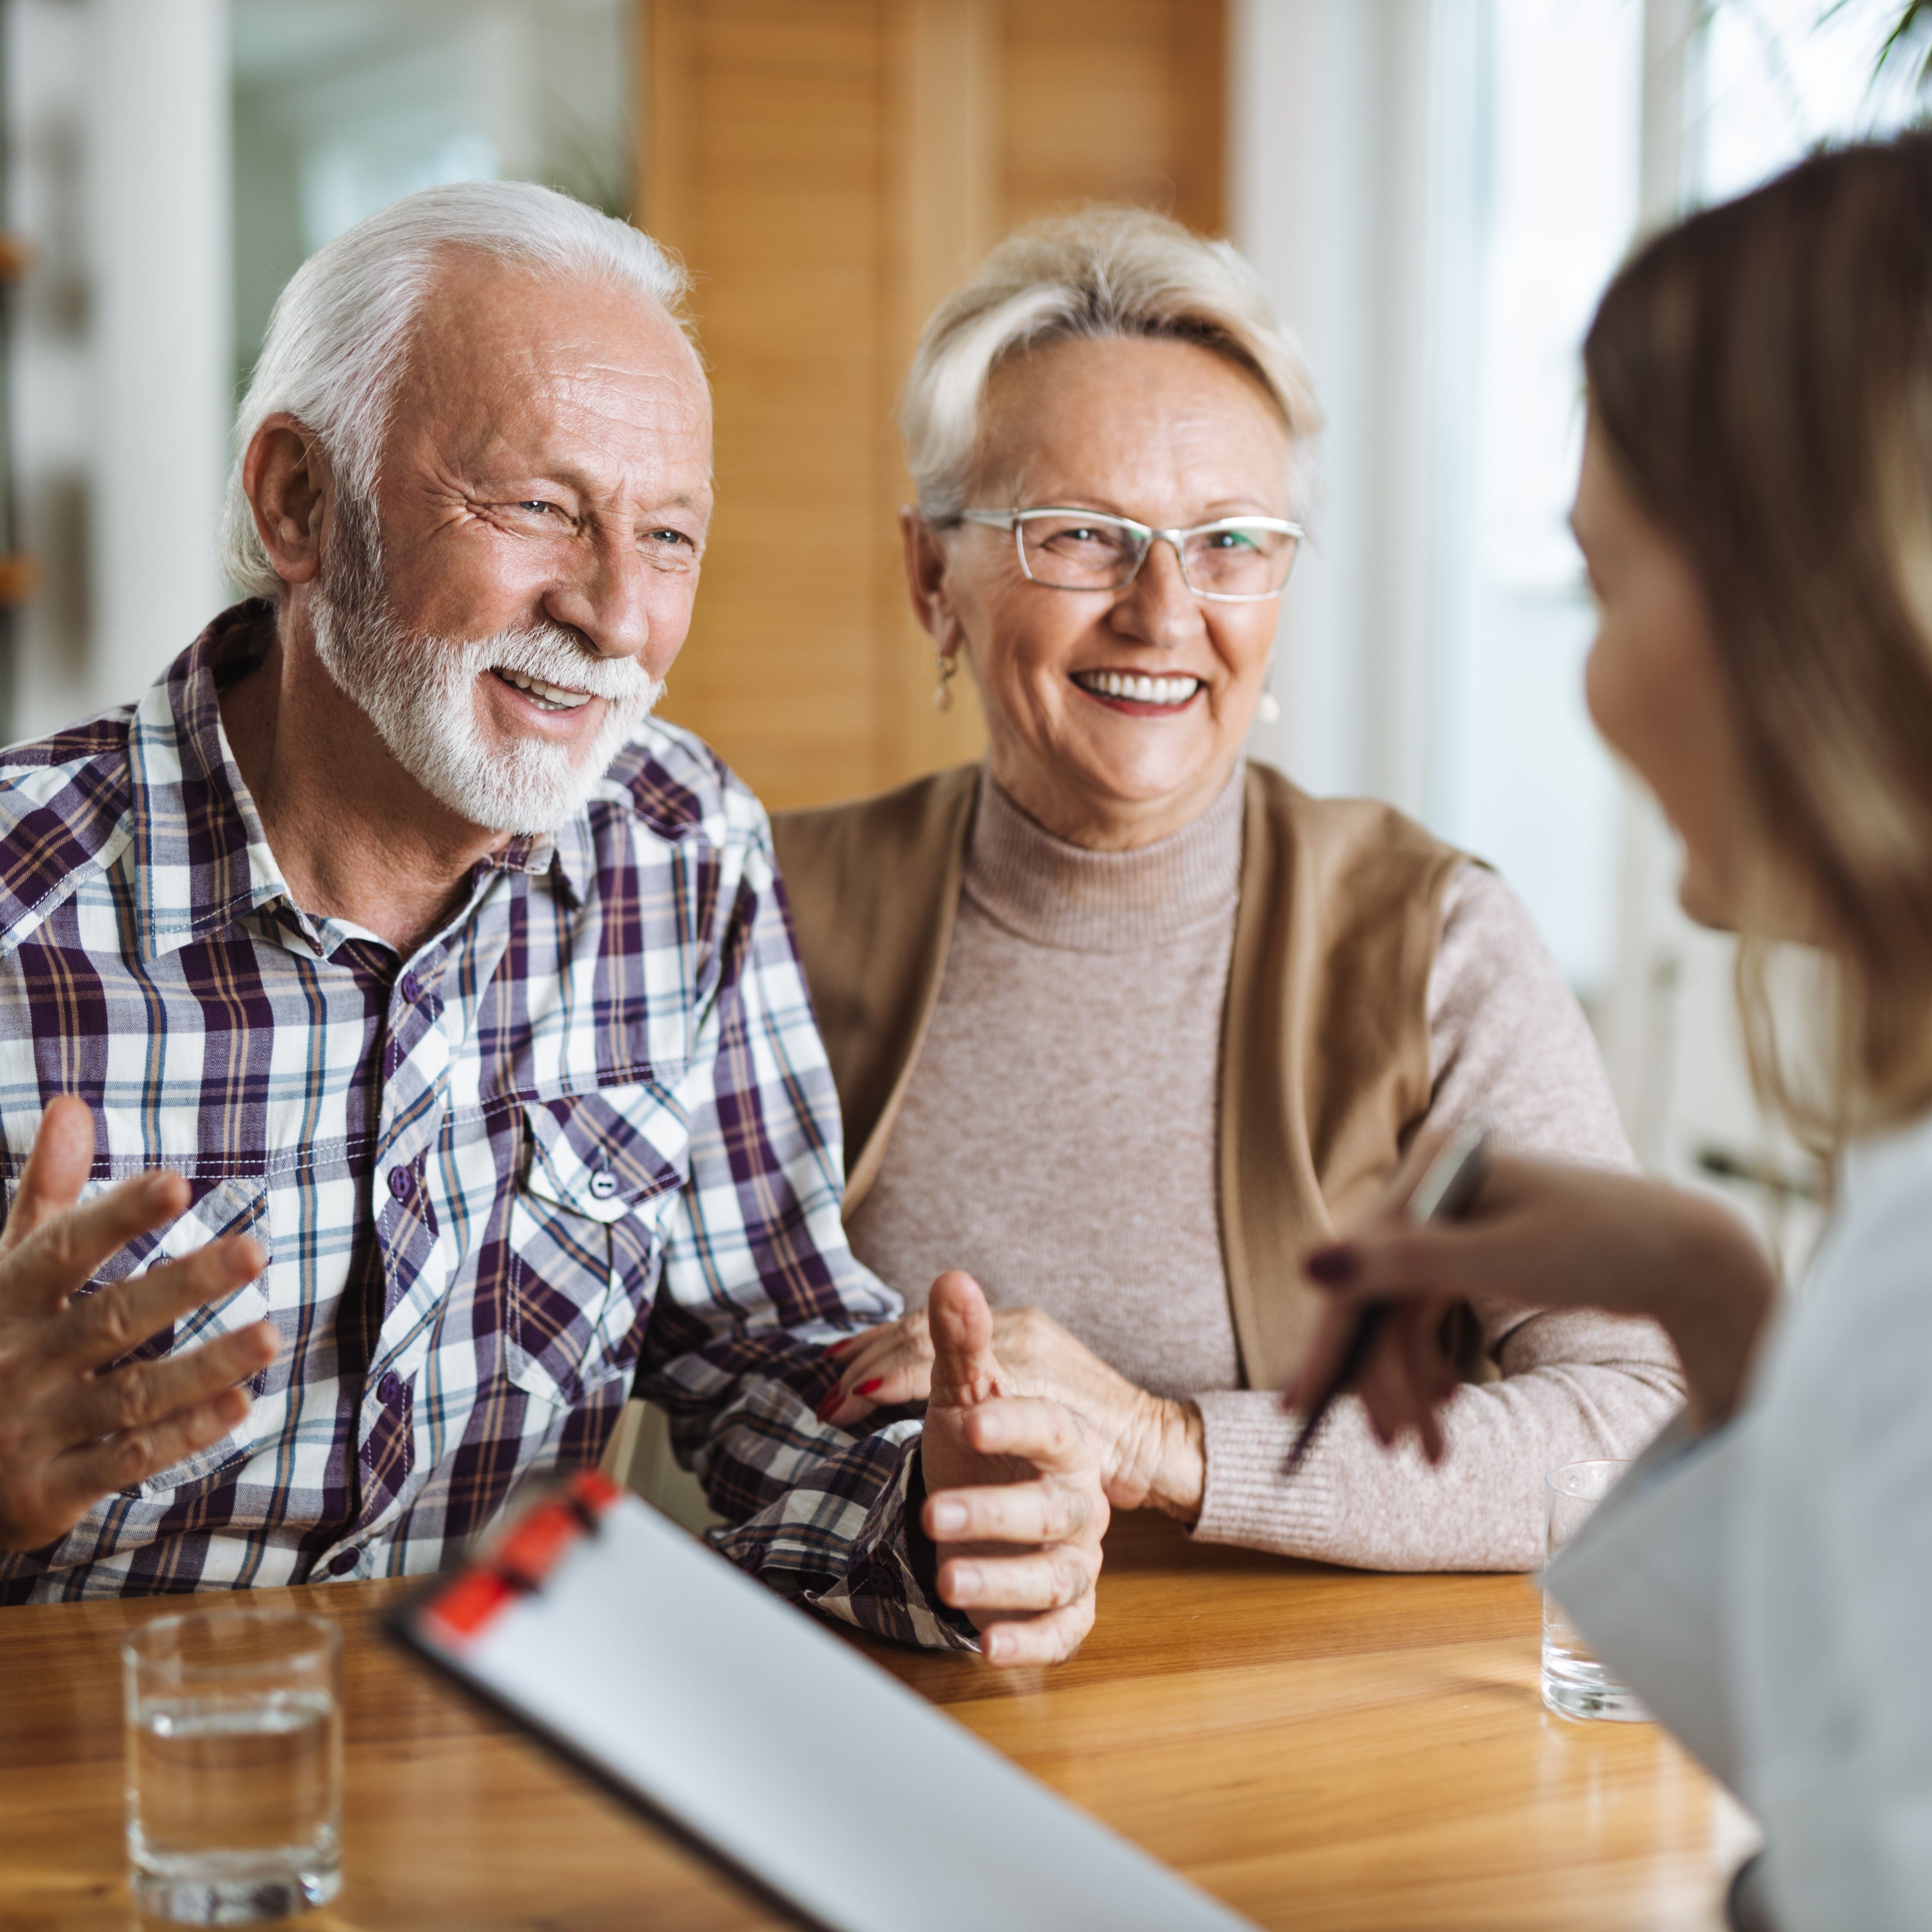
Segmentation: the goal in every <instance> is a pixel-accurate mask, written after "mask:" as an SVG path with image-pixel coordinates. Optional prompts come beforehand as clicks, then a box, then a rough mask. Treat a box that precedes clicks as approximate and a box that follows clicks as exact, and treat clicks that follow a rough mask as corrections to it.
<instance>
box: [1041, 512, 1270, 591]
mask: <svg viewBox="0 0 1932 1932" xmlns="http://www.w3.org/2000/svg"><path fill="white" fill-rule="evenodd" d="M1019 541H1020V549H1021V553H1022V556H1023V557H1024V558H1025V563H1026V571H1027V574H1028V576H1029V577H1031V578H1032V579H1033V580H1034V582H1035V583H1045V584H1048V585H1050V586H1052V587H1053V588H1055V589H1061V590H1118V589H1121V587H1122V586H1124V585H1126V584H1127V583H1130V582H1131V581H1132V580H1133V575H1134V573H1135V572H1136V571H1137V570H1138V569H1139V568H1140V563H1141V559H1142V557H1143V556H1145V554H1146V552H1147V548H1148V544H1150V543H1151V542H1152V541H1154V539H1153V538H1151V537H1145V536H1142V535H1140V534H1139V532H1136V531H1134V530H1132V529H1124V528H1123V527H1121V526H1120V525H1119V524H1118V523H1103V522H1100V521H1099V520H1082V519H1081V518H1080V517H1076V516H1064V517H1063V516H1052V517H1027V518H1026V519H1025V520H1023V521H1022V523H1021V524H1020V526H1019ZM1294 562H1295V538H1293V537H1292V536H1290V535H1288V534H1287V533H1286V532H1284V531H1281V530H1275V529H1268V527H1267V526H1265V525H1263V524H1258V523H1244V522H1241V521H1239V520H1235V521H1232V522H1229V523H1223V524H1221V525H1220V526H1217V527H1216V528H1214V529H1206V530H1196V531H1194V532H1192V533H1190V535H1188V536H1187V538H1185V539H1184V541H1183V542H1182V544H1181V574H1182V576H1183V577H1184V578H1185V579H1186V580H1187V586H1188V588H1189V589H1191V590H1195V591H1198V592H1201V593H1202V594H1203V595H1207V596H1211V597H1217V596H1218V597H1265V596H1269V595H1272V594H1273V593H1274V592H1276V591H1277V590H1279V589H1281V588H1282V586H1283V585H1284V584H1285V583H1286V582H1287V581H1288V573H1289V568H1291V566H1292V565H1293V563H1294Z"/></svg>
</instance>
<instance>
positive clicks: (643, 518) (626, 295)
mask: <svg viewBox="0 0 1932 1932" xmlns="http://www.w3.org/2000/svg"><path fill="white" fill-rule="evenodd" d="M710 469H711V410H710V400H709V395H708V393H707V392H706V387H705V383H704V378H703V373H702V371H701V370H700V368H699V366H698V362H697V357H696V356H695V355H694V353H693V352H692V350H691V347H690V345H689V344H688V343H687V342H686V341H685V338H684V337H683V336H682V334H681V333H680V332H679V330H678V329H677V326H676V324H675V323H673V321H672V320H671V319H670V317H669V316H668V315H667V314H665V313H664V311H663V309H662V308H659V307H658V305H656V304H655V303H653V302H650V301H649V299H646V298H645V297H643V296H640V295H639V294H637V293H634V292H632V291H631V290H625V289H622V288H619V287H616V286H615V285H614V284H609V283H606V282H604V281H598V280H593V279H589V278H559V277H557V276H554V275H539V274H537V273H534V272H532V271H530V270H529V269H522V268H517V267H513V266H502V265H499V264H496V263H492V262H490V261H487V260H474V259H464V258H462V257H457V258H455V260H452V263H451V265H450V266H449V267H448V268H447V269H446V270H445V271H444V272H443V274H442V275H440V276H439V278H438V279H437V283H436V284H435V286H434V288H433V289H432V290H431V293H430V295H429V296H428V300H427V301H426V302H425V306H424V308H423V311H422V314H421V317H419V322H418V325H417V328H416V334H415V337H414V340H413V344H412V346H411V349H410V354H409V356H408V359H407V365H406V367H405V368H404V371H403V373H402V375H401V380H399V382H398V384H397V386H396V389H395V398H394V401H393V404H392V410H391V413H390V416H389V425H388V428H387V431H386V434H385V436H384V437H383V443H382V446H381V451H380V456H379V458H378V461H377V484H376V490H375V502H374V505H373V508H374V513H375V522H376V529H374V530H373V531H371V530H370V529H368V528H367V527H366V526H367V523H368V518H367V517H366V516H362V517H359V514H358V510H357V506H356V505H353V504H345V503H342V502H338V506H337V508H338V527H337V528H336V529H335V530H333V531H332V532H330V533H329V541H328V542H327V543H326V547H325V559H324V571H323V580H322V582H321V583H320V585H319V586H317V589H318V592H319V595H318V597H317V608H316V611H315V616H316V631H317V649H318V651H319V652H320V655H321V656H322V658H323V662H324V664H326V666H327V667H329V670H330V672H331V674H332V676H335V679H336V680H337V682H338V683H340V684H341V685H342V686H343V688H344V690H345V691H347V693H348V694H349V695H350V697H353V698H354V699H355V700H356V701H357V702H358V703H360V704H362V706H363V708H364V709H365V710H367V711H368V713H369V715H370V716H371V719H372V720H373V721H374V723H375V724H376V726H377V730H378V731H379V732H380V733H381V735H382V736H383V739H384V740H385V741H386V742H387V743H388V745H389V748H390V750H391V751H392V752H393V753H394V754H395V756H396V757H398V760H399V761H400V762H401V763H403V765H404V766H405V767H406V769H409V770H410V772H411V773H412V775H413V776H415V777H416V778H417V779H418V780H419V781H421V782H422V783H423V784H425V786H426V787H427V788H428V790H431V792H432V793H435V794H436V795H437V796H438V797H439V798H440V799H442V801H443V802H444V803H445V804H446V805H449V806H450V807H452V808H453V809H455V810H457V811H459V812H460V813H461V814H463V816H464V817H468V818H469V819H471V820H473V821H474V822H475V823H479V824H483V825H486V826H490V828H491V829H499V830H510V831H536V830H545V829H552V827H553V826H554V824H555V823H559V822H561V820H562V818H563V817H568V815H569V814H570V812H571V811H574V809H575V807H576V805H577V802H580V799H581V798H582V796H583V793H585V792H586V791H587V790H588V789H589V787H590V786H591V785H592V784H595V781H596V780H597V778H598V777H599V776H601V774H602V772H603V770H604V767H605V766H607V764H608V763H609V762H610V758H611V757H612V756H613V755H614V754H615V753H616V751H617V750H618V749H619V747H620V746H621V745H622V742H624V740H625V739H626V738H628V736H629V735H630V733H631V730H633V729H634V727H635V726H636V724H637V721H639V719H640V718H641V717H642V715H643V713H644V712H645V711H646V710H647V709H649V705H650V703H652V701H654V700H655V697H656V695H657V694H658V691H661V688H662V684H663V680H664V673H666V671H667V670H668V669H669V668H670V662H671V660H672V659H673V658H674V657H676V655H677V652H678V649H679V646H681V645H682V643H683V642H684V639H685V634H686V633H687V631H688V629H689V628H690V623H691V601H692V598H693V597H694V595H695V592H696V590H697V575H698V563H699V559H700V557H701V556H702V554H703V547H704V539H705V533H706V528H707V526H708V525H709V520H710V514H711V485H710Z"/></svg>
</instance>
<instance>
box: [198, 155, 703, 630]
mask: <svg viewBox="0 0 1932 1932" xmlns="http://www.w3.org/2000/svg"><path fill="white" fill-rule="evenodd" d="M453 250H469V251H473V252H475V253H476V254H481V255H486V256H488V257H492V258H493V259H494V260H497V261H500V262H505V263H515V264H517V265H520V266H526V267H528V268H530V269H534V270H535V271H537V272H539V273H547V274H550V275H559V276H566V277H569V276H594V277H600V278H602V279H604V280H605V281H609V282H611V283H613V284H616V286H617V287H619V288H624V289H631V290H635V291H636V292H637V293H638V294H640V295H643V296H648V297H649V299H651V300H652V301H653V302H658V303H660V304H661V305H663V307H664V308H665V309H666V310H667V311H669V313H670V315H671V316H672V317H673V320H676V322H677V323H678V324H679V326H680V327H681V328H686V329H687V332H688V325H687V324H686V323H685V317H684V314H683V312H682V301H683V297H684V295H685V291H686V290H687V289H688V287H689V286H690V278H688V276H687V275H685V272H684V270H683V269H682V268H681V267H680V266H679V265H678V264H677V263H676V262H675V261H674V260H672V258H671V257H670V256H668V255H667V254H665V252H664V250H663V249H661V248H659V247H658V245H657V244H656V243H655V242H653V241H652V239H650V237H649V236H648V235H645V234H643V233H640V232H639V230H637V229H634V228H633V227H631V226H630V225H629V224H628V223H626V222H622V221H617V220H613V219H612V218H611V217H610V216H609V215H607V214H599V213H598V211H596V209H595V208H586V207H585V206H584V205H583V203H582V202H578V201H573V200H571V198H570V197H569V196H568V195H563V194H558V193H555V192H554V191H553V190H551V189H550V188H547V187H535V186H533V185H532V184H530V183H529V182H527V181H461V182H458V183H456V184H453V185H452V186H449V187H431V188H425V189H424V190H422V192H421V193H419V194H411V195H405V196H404V197H403V199H401V201H397V202H391V203H390V205H389V206H388V207H387V208H383V209H382V210H381V211H380V212H378V213H377V214H372V215H371V216H370V217H368V220H365V221H359V222H358V223H356V226H354V227H353V228H351V229H348V230H347V232H346V233H343V234H341V235H338V236H337V237H336V238H335V240H334V241H333V242H329V244H328V245H326V247H324V248H319V249H317V251H316V252H315V253H314V254H313V255H311V257H309V258H308V260H307V261H306V262H305V263H303V264H302V266H301V267H300V268H299V269H297V270H296V272H295V274H294V275H293V276H291V277H290V280H289V284H288V286H287V287H286V288H285V289H284V290H283V291H282V293H281V296H280V297H279V298H278V299H277V301H276V303H275V313H274V314H273V315H272V316H271V317H269V332H268V335H267V338H266V340H265V341H263V344H262V353H261V356H260V360H258V361H257V363H256V365H255V374H254V379H253V380H251V382H250V383H249V385H248V395H246V396H245V397H244V398H242V407H241V408H240V409H239V410H238V411H237V412H236V418H235V465H234V468H233V470H232V471H231V472H229V479H228V501H227V505H226V508H225V510H224V511H223V515H222V521H221V565H222V568H223V569H224V570H225V571H226V572H227V573H228V575H229V580H231V581H232V582H233V583H234V584H235V585H236V586H237V587H238V588H239V589H242V590H243V591H245V592H248V594H249V595H251V596H257V597H268V596H272V595H274V594H275V592H276V590H277V589H278V588H279V587H280V586H281V578H280V577H278V576H277V575H276V574H275V570H274V569H273V568H272V566H271V565H270V564H269V557H268V553H267V552H266V550H263V547H262V539H261V538H260V536H259V535H257V532H256V529H255V520H254V516H253V514H251V511H250V509H249V505H248V496H247V493H245V491H244V490H243V489H242V458H244V457H245V455H247V454H248V445H249V443H251V441H252V440H254V434H255V432H256V431H257V430H258V429H260V428H261V426H262V424H263V422H264V420H265V419H267V418H268V417H269V416H273V415H274V414H275V413H277V412H278V411H279V410H287V412H288V413H289V414H290V415H291V416H295V417H296V418H298V419H299V420H300V421H301V422H302V423H303V424H304V425H305V426H306V427H307V428H308V430H309V431H311V433H312V434H314V436H315V437H317V440H318V441H319V442H320V444H321V446H322V449H323V452H324V454H325V455H327V457H328V458H329V461H330V462H331V463H332V464H333V465H334V466H335V471H336V473H337V475H338V478H339V479H340V481H341V484H342V487H344V489H345V490H348V491H350V493H353V495H354V496H356V498H358V499H359V500H360V501H362V502H365V503H367V502H371V501H373V499H374V490H375V481H376V475H375V471H376V460H377V455H378V453H379V452H380V450H381V449H382V445H383V432H384V431H385V429H386V428H387V426H388V422H389V405H390V402H391V401H392V398H393V396H394V395H395V387H396V383H397V380H398V377H400V376H401V374H402V371H403V368H404V363H405V362H406V360H407V351H408V348H409V343H410V332H411V329H412V327H413V324H414V323H415V321H416V316H417V313H418V311H419V310H420V309H421V308H422V302H423V299H424V297H425V295H426V294H427V293H428V290H429V288H430V286H431V283H432V281H434V278H435V276H436V273H437V269H438V268H439V267H440V266H441V265H442V263H443V261H444V260H445V258H446V257H447V255H448V254H449V253H450V251H453Z"/></svg>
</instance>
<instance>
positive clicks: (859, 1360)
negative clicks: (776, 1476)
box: [819, 1308, 1207, 1523]
mask: <svg viewBox="0 0 1932 1932" xmlns="http://www.w3.org/2000/svg"><path fill="white" fill-rule="evenodd" d="M992 1316H993V1353H994V1355H995V1356H996V1357H997V1358H998V1361H999V1364H1000V1367H1001V1371H1002V1378H1001V1379H1002V1385H1003V1386H1004V1387H1005V1388H1007V1389H1008V1390H1009V1391H1010V1392H1011V1393H1012V1394H1015V1395H1026V1396H1039V1397H1045V1398H1046V1400H1049V1401H1052V1402H1057V1403H1061V1404H1062V1405H1063V1406H1065V1407H1067V1408H1068V1409H1073V1411H1075V1412H1076V1413H1077V1414H1078V1415H1081V1416H1082V1417H1083V1418H1085V1420H1086V1421H1087V1423H1088V1426H1089V1427H1091V1429H1092V1430H1093V1431H1094V1434H1095V1435H1096V1436H1097V1437H1098V1438H1099V1439H1100V1445H1101V1471H1102V1478H1103V1481H1104V1483H1105V1484H1106V1492H1107V1500H1108V1502H1109V1503H1111V1504H1112V1505H1113V1507H1114V1508H1116V1509H1143V1508H1154V1509H1160V1510H1164V1511H1166V1513H1167V1514H1169V1516H1175V1517H1180V1518H1181V1520H1182V1521H1183V1522H1186V1523H1192V1522H1193V1520H1195V1518H1196V1517H1198V1516H1199V1514H1201V1497H1202V1488H1203V1486H1204V1484H1205V1481H1206V1473H1207V1461H1206V1457H1205V1451H1204V1448H1203V1443H1202V1427H1201V1412H1200V1411H1199V1409H1196V1408H1195V1407H1194V1406H1193V1403H1182V1402H1172V1401H1169V1400H1167V1399H1166V1398H1165V1397H1160V1396H1157V1395H1151V1394H1148V1391H1146V1390H1145V1389H1143V1388H1138V1387H1137V1386H1136V1385H1135V1384H1133V1382H1129V1381H1128V1380H1127V1378H1126V1377H1125V1376H1122V1375H1120V1374H1118V1373H1116V1372H1115V1370H1112V1369H1111V1368H1109V1367H1108V1366H1107V1364H1106V1363H1105V1362H1103V1361H1101V1359H1100V1357H1099V1356H1098V1355H1095V1354H1094V1352H1093V1351H1092V1350H1091V1349H1089V1348H1088V1347H1087V1346H1085V1344H1084V1343H1081V1342H1079V1341H1076V1340H1075V1339H1074V1337H1073V1336H1071V1335H1070V1334H1068V1333H1067V1331H1066V1330H1065V1329H1064V1328H1062V1327H1061V1325H1060V1324H1059V1323H1058V1322H1056V1321H1055V1320H1054V1319H1053V1318H1052V1316H1050V1315H1045V1314H1043V1313H1041V1312H1040V1310H1038V1309H1037V1308H996V1309H995V1310H993V1311H992ZM831 1353H832V1355H834V1356H835V1358H837V1359H838V1361H840V1362H841V1364H842V1365H843V1368H842V1373H841V1374H840V1376H839V1378H838V1383H837V1385H836V1386H835V1387H834V1388H833V1389H832V1391H831V1393H830V1394H829V1395H827V1396H826V1398H825V1401H824V1403H823V1406H821V1407H820V1410H819V1418H820V1421H825V1422H835V1423H836V1424H838V1426H839V1427H841V1428H843V1429H850V1428H851V1427H853V1425H854V1424H856V1423H858V1422H860V1421H863V1419H864V1418H865V1417H866V1416H868V1415H871V1412H873V1410H874V1409H889V1408H896V1407H897V1406H899V1405H900V1404H901V1403H920V1402H925V1401H927V1400H929V1399H930V1397H931V1394H932V1331H931V1328H930V1325H929V1323H928V1322H927V1320H926V1311H925V1310H923V1309H921V1310H918V1311H917V1312H916V1313H913V1314H910V1315H907V1316H901V1318H900V1319H899V1320H898V1321H896V1322H886V1323H885V1324H884V1325H883V1326H881V1327H880V1328H868V1329H867V1330H866V1331H865V1332H864V1333H863V1334H859V1335H854V1336H852V1337H850V1338H849V1339H847V1340H845V1341H843V1342H840V1343H835V1345H834V1346H833V1347H832V1350H831Z"/></svg>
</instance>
